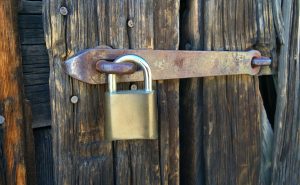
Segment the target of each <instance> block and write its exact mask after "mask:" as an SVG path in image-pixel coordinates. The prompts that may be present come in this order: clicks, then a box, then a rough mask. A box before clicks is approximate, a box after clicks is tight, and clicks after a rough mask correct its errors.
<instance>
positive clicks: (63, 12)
mask: <svg viewBox="0 0 300 185" xmlns="http://www.w3.org/2000/svg"><path fill="white" fill-rule="evenodd" d="M59 13H60V14H61V15H68V9H67V8H66V7H64V6H62V7H60V8H59Z"/></svg>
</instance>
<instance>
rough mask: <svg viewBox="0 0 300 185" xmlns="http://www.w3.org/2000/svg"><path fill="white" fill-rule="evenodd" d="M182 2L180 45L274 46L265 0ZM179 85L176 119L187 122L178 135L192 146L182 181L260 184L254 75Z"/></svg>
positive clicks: (187, 151)
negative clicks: (177, 117)
mask: <svg viewBox="0 0 300 185" xmlns="http://www.w3.org/2000/svg"><path fill="white" fill-rule="evenodd" d="M182 7H183V8H184V9H183V19H182V33H181V34H182V42H181V44H182V45H181V48H182V49H192V50H194V49H203V50H249V49H251V48H254V47H257V48H259V50H263V54H265V55H271V51H273V50H274V48H275V46H274V45H275V34H274V33H275V31H274V28H273V22H272V11H271V4H270V1H269V0H261V1H238V0H236V1H232V0H231V1H219V0H213V1H209V0H207V1H206V0H204V1H197V0H196V1H194V0H191V1H187V2H186V3H183V6H182ZM201 25H203V26H201ZM181 90H183V94H184V95H185V97H183V99H182V100H181V106H182V109H181V110H183V112H182V114H181V115H182V116H181V120H185V121H186V122H188V123H190V124H184V125H182V126H181V127H182V130H183V133H182V136H183V137H189V136H190V137H191V138H189V139H188V138H185V139H183V140H182V142H181V144H182V145H185V146H186V145H188V146H192V147H190V148H184V149H183V151H182V152H184V154H183V157H182V160H181V161H183V160H187V163H183V164H182V165H183V166H182V168H181V170H183V172H182V173H184V175H182V176H181V177H182V179H181V182H182V183H184V184H205V185H210V184H259V183H260V182H259V180H260V175H261V174H260V170H259V169H260V160H261V142H262V139H261V135H260V132H261V113H260V112H261V111H260V109H261V106H262V105H261V103H262V102H261V99H260V93H259V88H258V79H257V78H256V77H249V76H242V75H239V76H228V77H210V78H203V79H192V80H186V81H184V83H183V84H182V89H181ZM220 92H221V93H220ZM185 110H189V113H188V114H186V112H185ZM185 114H186V115H185ZM202 147H203V148H202ZM185 154H187V155H190V156H191V157H190V158H189V157H188V156H184V155H185ZM269 155H270V154H269ZM267 156H268V155H267ZM204 175H205V176H204Z"/></svg>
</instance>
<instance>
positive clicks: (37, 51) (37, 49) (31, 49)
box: [21, 44, 47, 57]
mask: <svg viewBox="0 0 300 185" xmlns="http://www.w3.org/2000/svg"><path fill="white" fill-rule="evenodd" d="M21 49H22V55H26V56H29V57H31V56H40V55H42V56H47V49H46V47H45V45H44V44H40V45H22V46H21Z"/></svg>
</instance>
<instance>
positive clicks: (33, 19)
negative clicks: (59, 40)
mask: <svg viewBox="0 0 300 185" xmlns="http://www.w3.org/2000/svg"><path fill="white" fill-rule="evenodd" d="M18 18H19V28H21V29H42V28H43V21H42V15H39V14H37V15H19V17H18Z"/></svg>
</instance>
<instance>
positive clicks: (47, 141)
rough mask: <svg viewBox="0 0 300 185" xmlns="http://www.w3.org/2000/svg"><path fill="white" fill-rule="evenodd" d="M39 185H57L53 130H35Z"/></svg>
mask: <svg viewBox="0 0 300 185" xmlns="http://www.w3.org/2000/svg"><path fill="white" fill-rule="evenodd" d="M34 142H35V156H36V162H37V163H36V177H37V185H55V184H54V179H53V156H52V137H51V128H50V127H43V128H39V129H34Z"/></svg>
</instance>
